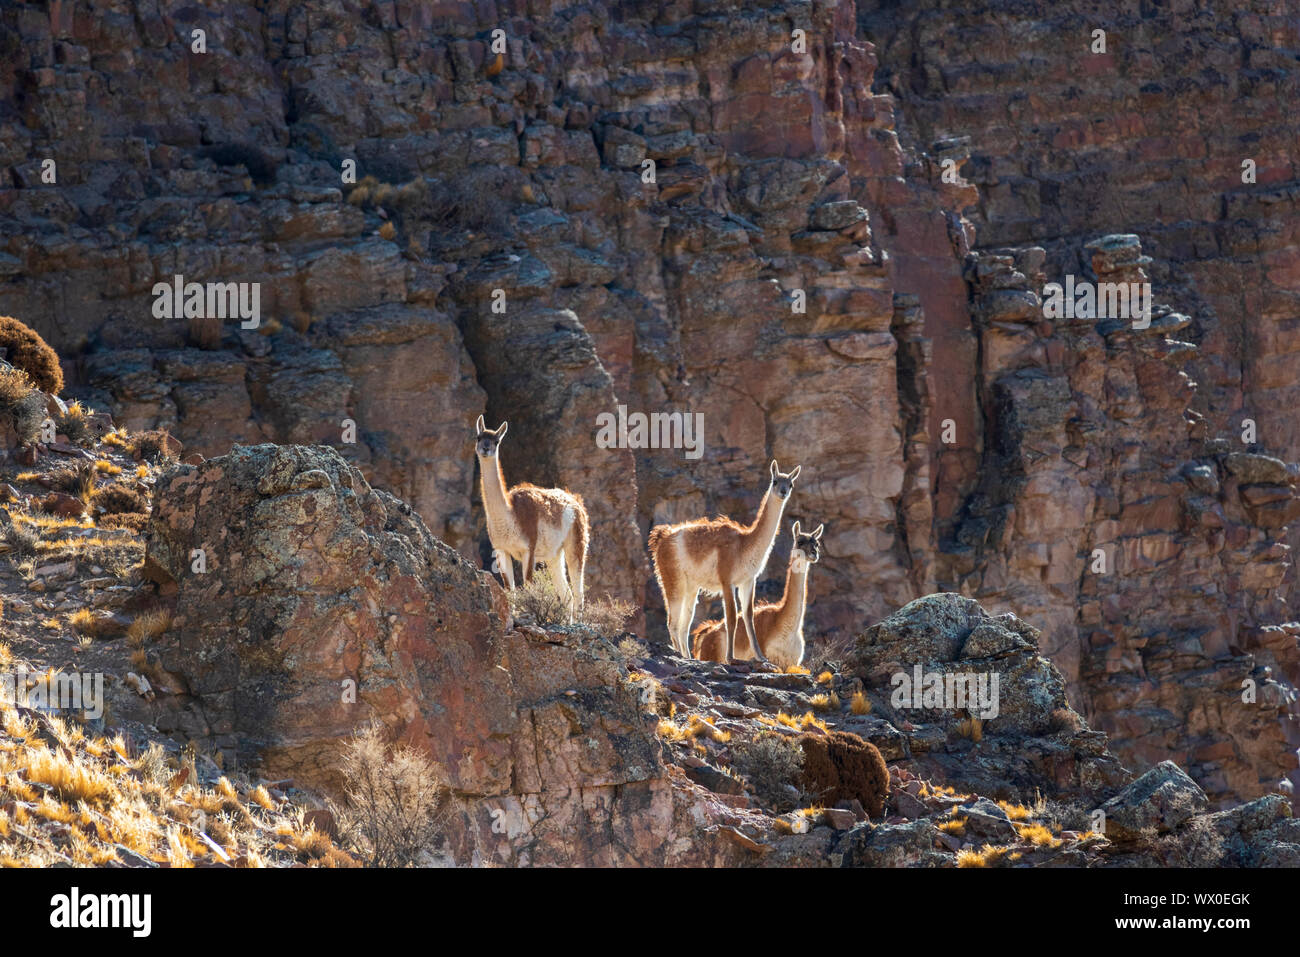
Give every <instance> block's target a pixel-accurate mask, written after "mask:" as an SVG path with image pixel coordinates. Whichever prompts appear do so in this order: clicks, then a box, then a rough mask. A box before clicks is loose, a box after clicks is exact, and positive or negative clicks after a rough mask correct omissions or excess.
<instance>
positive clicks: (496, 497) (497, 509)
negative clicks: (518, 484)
mask: <svg viewBox="0 0 1300 957" xmlns="http://www.w3.org/2000/svg"><path fill="white" fill-rule="evenodd" d="M478 470H479V476H480V478H481V479H482V482H483V509H484V510H485V511H486V512H487V513H488V517H489V518H496V517H498V516H499V517H500V518H507V519H508V518H510V499H508V498H507V497H506V476H505V473H504V472H502V471H501V456H500V455H494V456H492V461H491V463H490V464H489V463H488V462H485V461H484V460H483V458H482V457H481V456H480V457H479V460H478ZM489 470H490V471H491V472H492V475H491V476H490V477H489V475H488V472H489Z"/></svg>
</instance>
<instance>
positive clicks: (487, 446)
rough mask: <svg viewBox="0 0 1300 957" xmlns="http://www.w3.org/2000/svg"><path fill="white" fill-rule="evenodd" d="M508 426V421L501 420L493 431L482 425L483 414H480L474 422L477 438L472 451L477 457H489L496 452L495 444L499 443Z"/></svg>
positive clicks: (504, 435)
mask: <svg viewBox="0 0 1300 957" xmlns="http://www.w3.org/2000/svg"><path fill="white" fill-rule="evenodd" d="M509 426H510V423H509V422H502V423H501V425H500V426H498V427H497V430H496V431H495V432H493V431H492V430H491V429H487V428H484V427H483V416H481V415H480V416H479V417H478V421H477V422H475V423H474V429H475V433H476V438H477V440H478V441H477V442H476V443H475V444H474V452H475V453H476V454H477V455H478V457H479V458H481V459H490V458H492V457H493V456H495V455H496V454H497V446H498V445H500V444H501V440H502V439H504V438H505V437H506V429H507V428H509Z"/></svg>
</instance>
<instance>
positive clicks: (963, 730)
mask: <svg viewBox="0 0 1300 957" xmlns="http://www.w3.org/2000/svg"><path fill="white" fill-rule="evenodd" d="M957 733H958V734H959V735H961V736H962V737H963V738H970V739H971V740H972V741H974V742H975V743H976V744H979V743H980V741H982V740H983V739H984V722H983V721H981V720H980V719H979V718H963V719H962V720H960V721H958V722H957Z"/></svg>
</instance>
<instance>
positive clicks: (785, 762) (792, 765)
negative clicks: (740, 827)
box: [733, 731, 804, 814]
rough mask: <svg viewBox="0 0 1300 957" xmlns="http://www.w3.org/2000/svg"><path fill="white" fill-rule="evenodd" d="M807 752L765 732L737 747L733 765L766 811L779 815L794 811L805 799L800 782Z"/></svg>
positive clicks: (777, 734) (781, 737)
mask: <svg viewBox="0 0 1300 957" xmlns="http://www.w3.org/2000/svg"><path fill="white" fill-rule="evenodd" d="M803 762H804V752H803V751H802V750H800V748H799V745H798V744H797V743H796V742H795V741H794V740H793V739H791V738H789V737H787V736H786V735H783V734H780V733H779V732H776V731H764V732H762V733H761V734H759V735H758V736H757V737H755V738H754V739H753V740H752V741H749V742H747V743H745V744H740V745H737V746H736V748H735V757H734V758H733V764H734V766H735V769H736V771H737V772H738V773H739V774H740V775H741V776H742V777H744V779H745V781H746V782H747V783H748V784H749V789H750V790H751V791H753V792H754V797H756V798H758V800H759V803H760V804H762V805H763V807H766V808H769V809H771V810H773V811H776V812H777V813H778V814H779V813H784V812H785V811H790V810H793V809H794V808H795V807H797V806H798V805H799V801H800V798H801V797H802V795H801V793H800V790H799V787H798V785H797V781H798V779H799V775H800V772H801V769H802V768H803Z"/></svg>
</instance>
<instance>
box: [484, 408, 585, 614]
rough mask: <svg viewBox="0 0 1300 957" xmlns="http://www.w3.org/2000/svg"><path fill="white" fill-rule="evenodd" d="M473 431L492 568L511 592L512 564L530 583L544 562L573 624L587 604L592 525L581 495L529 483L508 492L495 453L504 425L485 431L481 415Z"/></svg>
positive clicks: (512, 587) (504, 428) (512, 581)
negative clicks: (586, 576) (585, 584)
mask: <svg viewBox="0 0 1300 957" xmlns="http://www.w3.org/2000/svg"><path fill="white" fill-rule="evenodd" d="M474 427H475V430H476V435H475V440H476V441H475V445H474V452H475V454H476V455H477V456H478V465H479V476H480V479H481V480H482V489H483V510H484V511H485V512H486V513H487V529H488V539H489V540H490V541H491V542H492V555H493V558H494V559H495V562H494V564H496V565H497V566H498V567H499V569H500V571H501V575H502V577H503V578H505V580H506V585H507V587H509V589H510V590H511V591H514V588H515V569H514V562H515V561H518V562H519V563H520V565H522V566H523V570H524V582H525V584H527V583H529V582H531V581H532V580H533V570H534V569H535V568H536V567H537V564H538V563H539V562H540V563H543V564H545V565H546V567H547V569H549V570H550V572H551V577H552V579H553V580H554V582H555V590H556V592H557V593H558V594H559V596H560V600H561V601H562V602H564V604H565V605H566V606H567V607H568V609H569V620H570V621H572V620H573V616H574V614H575V611H576V609H578V608H581V607H582V606H583V603H584V600H585V599H584V591H583V576H584V574H585V572H586V567H587V542H588V540H589V539H590V524H589V522H588V519H587V510H586V508H585V507H584V506H583V504H582V498H581V496H579V495H575V494H574V493H573V492H570V491H568V490H567V489H562V488H538V487H537V486H536V485H529V484H528V483H527V482H523V483H520V484H519V485H516V486H515V487H514V488H512V489H510V490H509V491H507V490H506V478H505V475H504V474H503V473H502V471H501V459H500V456H499V455H498V454H497V451H498V448H499V446H500V445H501V440H502V439H503V438H505V434H506V428H507V427H508V423H506V422H502V423H501V425H500V426H499V427H498V428H497V429H496V431H495V432H494V431H492V430H491V429H487V428H484V426H483V416H481V415H480V416H479V417H478V421H477V422H476V423H475V424H474ZM570 577H572V579H573V584H572V588H570V584H569V580H568V579H569V578H570ZM575 593H576V595H575Z"/></svg>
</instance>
